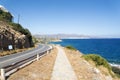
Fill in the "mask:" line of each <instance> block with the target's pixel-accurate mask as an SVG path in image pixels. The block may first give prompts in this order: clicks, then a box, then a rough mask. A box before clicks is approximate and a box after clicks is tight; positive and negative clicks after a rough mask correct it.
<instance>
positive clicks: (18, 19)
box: [18, 14, 20, 24]
mask: <svg viewBox="0 0 120 80" xmlns="http://www.w3.org/2000/svg"><path fill="white" fill-rule="evenodd" d="M19 23H20V14H18V24H19Z"/></svg>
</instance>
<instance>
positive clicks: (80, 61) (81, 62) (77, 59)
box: [64, 48, 119, 80]
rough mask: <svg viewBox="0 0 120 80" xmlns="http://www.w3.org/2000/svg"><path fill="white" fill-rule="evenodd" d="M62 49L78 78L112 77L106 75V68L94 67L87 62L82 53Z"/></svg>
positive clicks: (100, 78)
mask: <svg viewBox="0 0 120 80" xmlns="http://www.w3.org/2000/svg"><path fill="white" fill-rule="evenodd" d="M64 49H65V52H66V55H67V57H68V59H69V61H70V63H71V65H72V67H73V69H74V71H75V73H76V75H77V78H78V80H111V78H112V77H111V76H110V75H108V74H109V73H108V71H107V69H106V68H101V67H100V68H101V69H100V68H96V67H95V65H94V63H89V62H87V61H86V60H85V59H84V58H82V55H83V54H82V53H81V52H79V51H75V50H69V49H66V48H64ZM112 80H119V79H117V78H116V79H114V78H113V79H112Z"/></svg>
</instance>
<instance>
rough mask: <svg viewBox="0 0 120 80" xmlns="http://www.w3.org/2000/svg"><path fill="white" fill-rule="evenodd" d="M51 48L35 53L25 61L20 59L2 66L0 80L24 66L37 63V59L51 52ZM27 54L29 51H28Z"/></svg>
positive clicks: (4, 79)
mask: <svg viewBox="0 0 120 80" xmlns="http://www.w3.org/2000/svg"><path fill="white" fill-rule="evenodd" d="M52 48H53V47H52V46H49V48H48V49H46V50H44V51H42V52H39V51H37V53H36V54H34V55H32V56H30V57H27V58H26V59H22V60H20V61H18V62H15V63H13V64H9V65H7V66H4V67H2V68H1V69H0V75H1V76H0V80H6V77H8V76H9V75H10V74H12V73H14V72H16V71H17V70H19V69H21V68H23V67H25V66H26V65H28V64H30V63H32V62H34V61H36V60H37V61H38V60H39V58H41V57H42V56H44V55H46V54H48V53H49V52H50V51H51V50H52ZM28 52H29V51H28Z"/></svg>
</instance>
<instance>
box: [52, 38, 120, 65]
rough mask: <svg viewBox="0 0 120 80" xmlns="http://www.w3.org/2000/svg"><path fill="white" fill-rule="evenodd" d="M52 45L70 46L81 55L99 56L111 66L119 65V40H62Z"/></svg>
mask: <svg viewBox="0 0 120 80" xmlns="http://www.w3.org/2000/svg"><path fill="white" fill-rule="evenodd" d="M54 44H60V45H61V46H67V45H71V46H73V47H75V48H76V49H78V50H79V51H80V52H82V53H83V54H99V55H101V56H102V57H104V58H105V59H107V61H108V62H110V63H111V64H119V65H120V39H63V40H62V42H54Z"/></svg>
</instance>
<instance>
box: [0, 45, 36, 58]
mask: <svg viewBox="0 0 120 80" xmlns="http://www.w3.org/2000/svg"><path fill="white" fill-rule="evenodd" d="M35 47H37V46H35ZM35 47H31V48H24V49H15V50H10V51H3V52H0V57H1V56H6V55H10V54H15V53H18V52H23V51H26V50H31V49H34V48H35Z"/></svg>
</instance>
